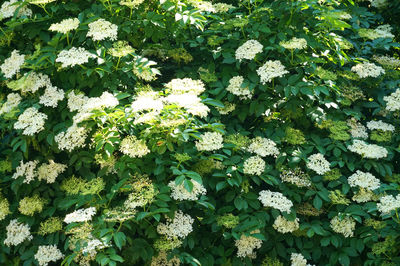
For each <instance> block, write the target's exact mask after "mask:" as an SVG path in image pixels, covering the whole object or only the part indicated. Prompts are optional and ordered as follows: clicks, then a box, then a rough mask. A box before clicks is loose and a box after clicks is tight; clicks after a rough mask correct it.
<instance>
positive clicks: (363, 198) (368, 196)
mask: <svg viewBox="0 0 400 266" xmlns="http://www.w3.org/2000/svg"><path fill="white" fill-rule="evenodd" d="M375 198H376V195H375V194H374V192H372V191H371V190H369V189H365V188H360V190H358V192H357V193H356V194H354V196H353V197H352V198H351V199H352V200H354V201H355V202H358V203H362V202H368V201H370V200H373V199H375Z"/></svg>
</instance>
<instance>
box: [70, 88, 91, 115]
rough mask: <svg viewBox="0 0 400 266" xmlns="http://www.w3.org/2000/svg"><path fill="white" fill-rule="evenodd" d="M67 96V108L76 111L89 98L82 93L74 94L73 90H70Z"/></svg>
mask: <svg viewBox="0 0 400 266" xmlns="http://www.w3.org/2000/svg"><path fill="white" fill-rule="evenodd" d="M67 98H68V104H67V106H68V108H69V110H70V111H71V112H74V111H78V110H80V109H81V108H82V106H84V105H85V104H86V102H87V101H88V100H89V98H88V97H86V96H85V95H84V94H83V93H78V94H75V92H74V91H71V92H70V93H68V95H67Z"/></svg>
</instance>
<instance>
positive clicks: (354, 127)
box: [347, 119, 368, 139]
mask: <svg viewBox="0 0 400 266" xmlns="http://www.w3.org/2000/svg"><path fill="white" fill-rule="evenodd" d="M347 125H348V126H349V127H350V134H351V136H352V137H353V138H360V139H367V138H368V132H367V128H366V127H365V126H363V125H362V124H361V123H359V122H357V120H355V119H349V120H347Z"/></svg>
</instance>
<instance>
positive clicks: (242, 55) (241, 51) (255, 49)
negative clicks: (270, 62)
mask: <svg viewBox="0 0 400 266" xmlns="http://www.w3.org/2000/svg"><path fill="white" fill-rule="evenodd" d="M262 50H263V45H262V44H261V43H259V42H258V41H256V40H248V41H247V42H245V43H244V44H242V46H240V47H239V48H237V50H236V52H235V57H236V59H237V60H239V61H242V60H243V59H248V60H251V59H253V58H254V57H256V55H257V54H258V53H261V52H262Z"/></svg>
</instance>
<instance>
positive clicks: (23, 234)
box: [4, 219, 33, 246]
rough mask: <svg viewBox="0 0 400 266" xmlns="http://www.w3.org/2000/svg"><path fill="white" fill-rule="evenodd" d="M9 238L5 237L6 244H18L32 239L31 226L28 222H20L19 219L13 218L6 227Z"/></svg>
mask: <svg viewBox="0 0 400 266" xmlns="http://www.w3.org/2000/svg"><path fill="white" fill-rule="evenodd" d="M6 230H7V238H6V239H4V244H5V245H6V246H16V245H19V244H21V243H22V242H24V241H25V240H32V238H33V237H32V235H31V232H30V227H29V225H27V224H24V223H20V222H18V220H17V219H13V220H11V221H10V223H9V224H8V225H7V227H6Z"/></svg>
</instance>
